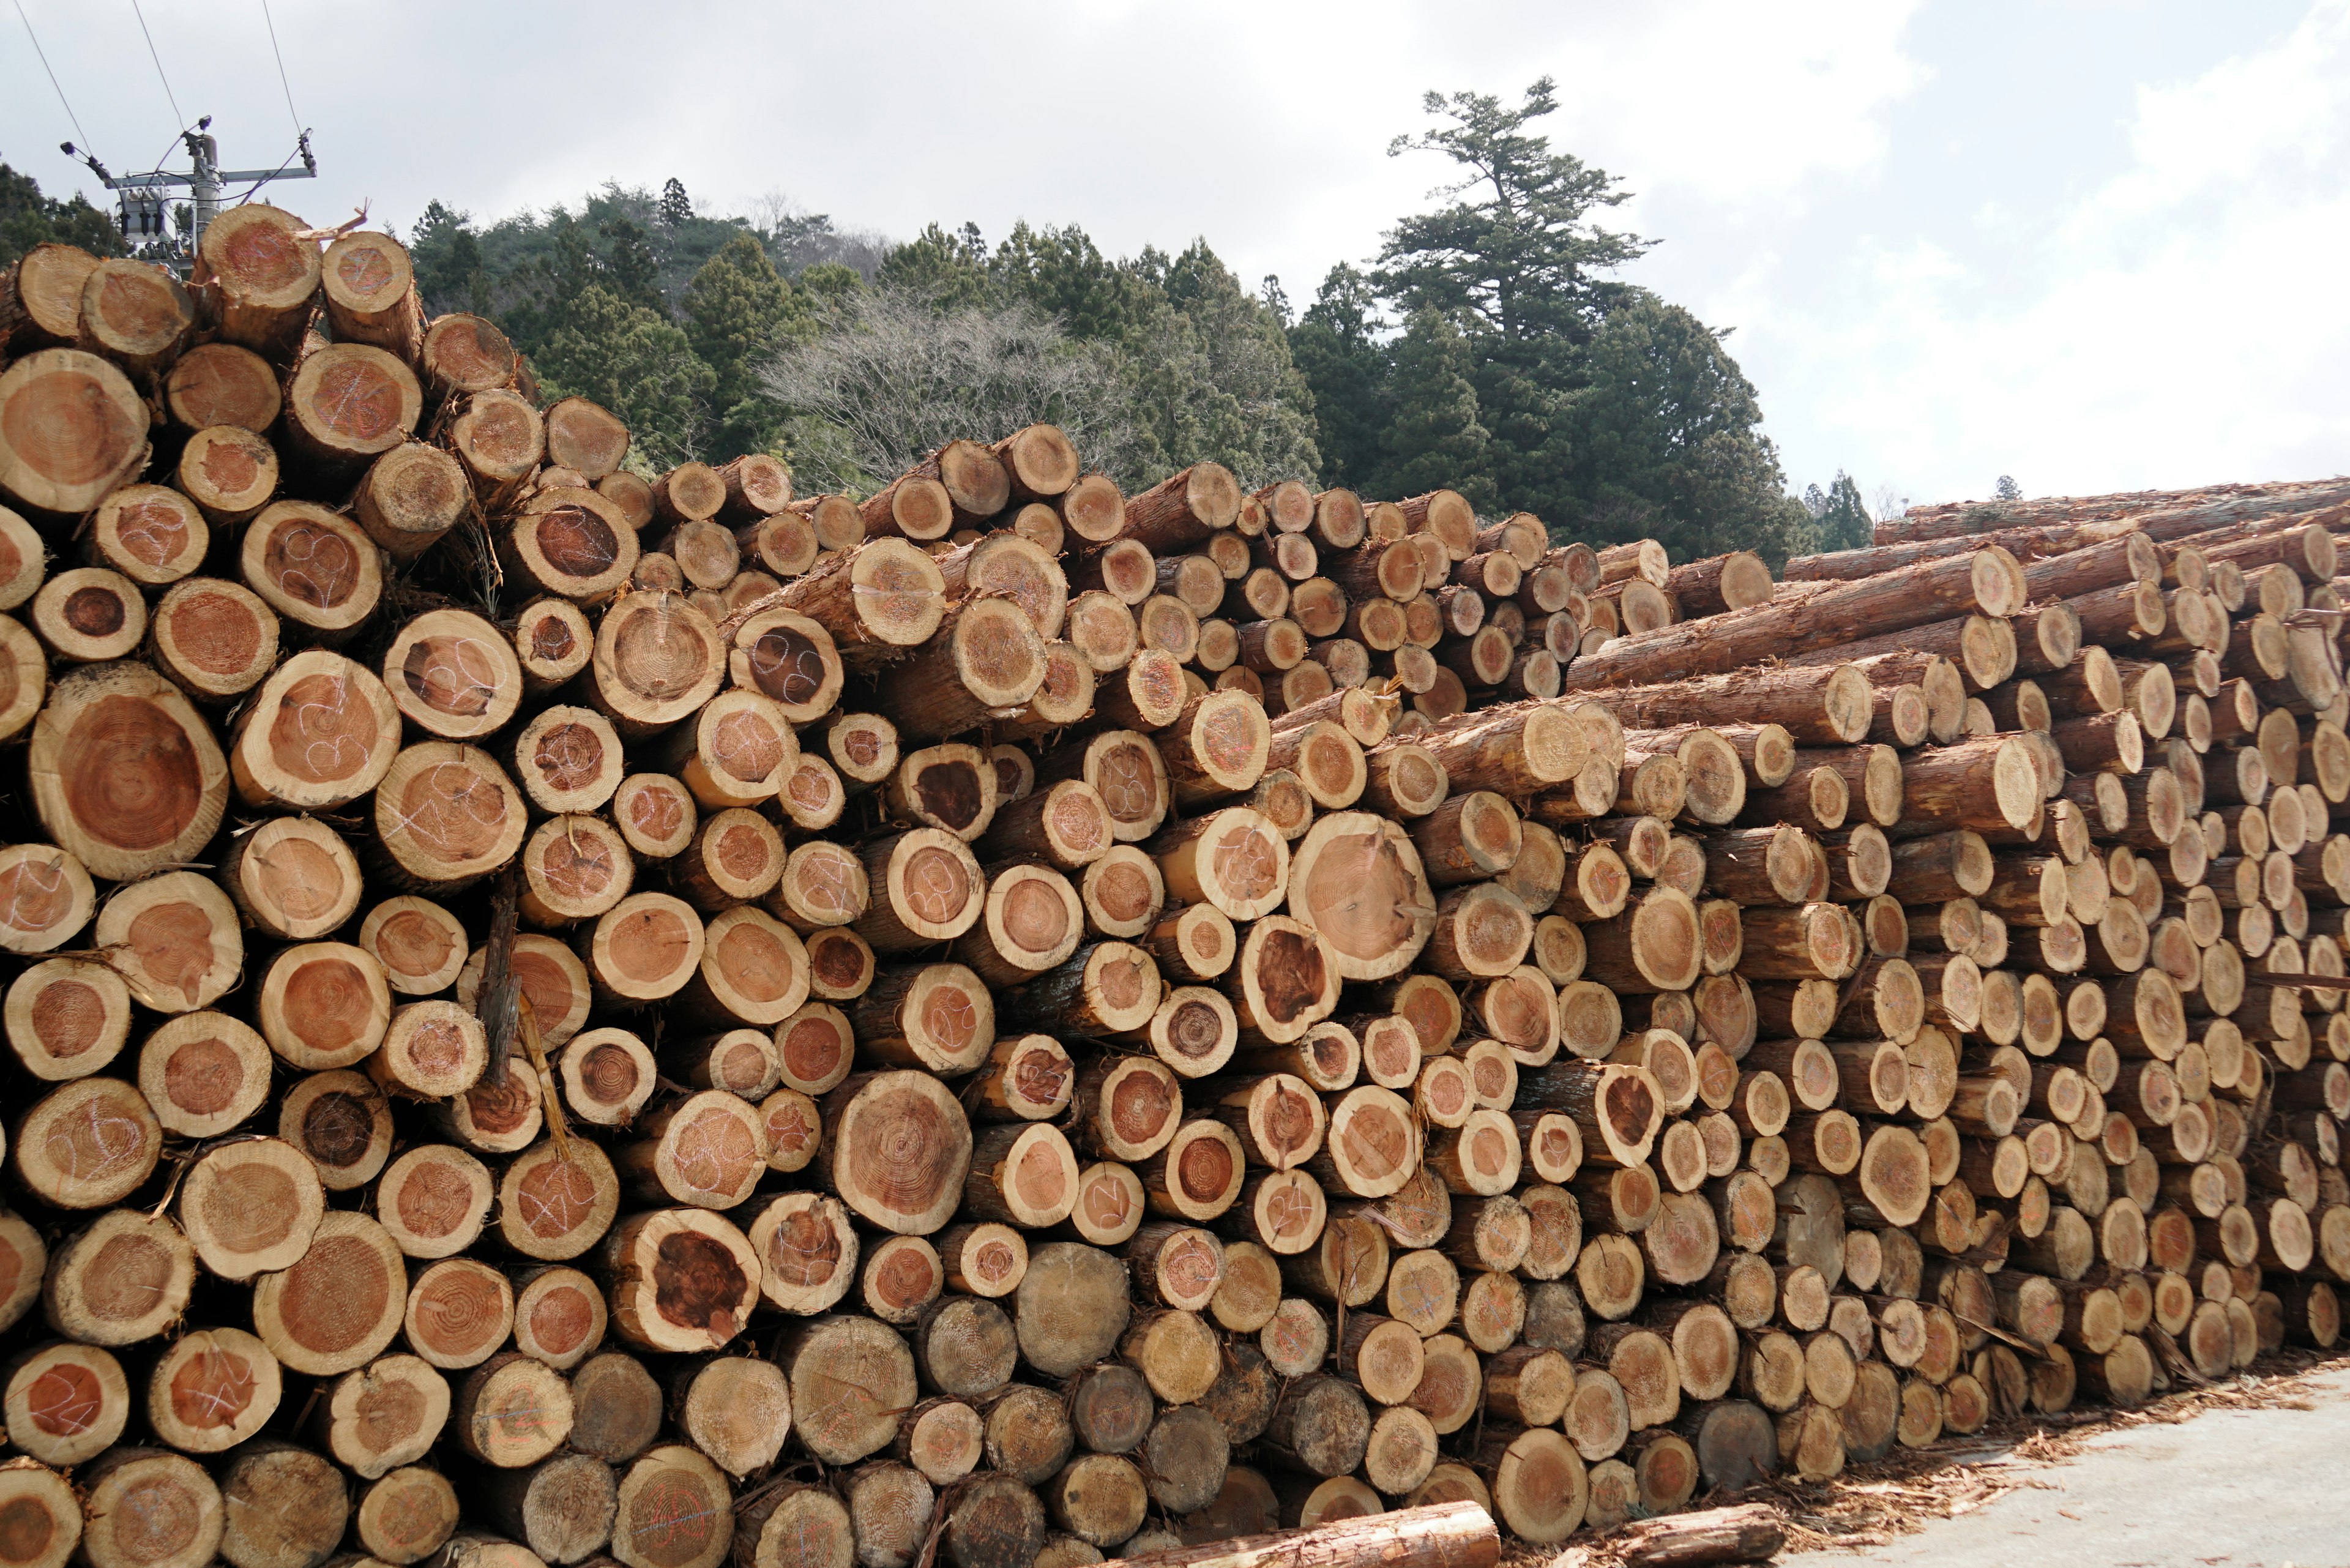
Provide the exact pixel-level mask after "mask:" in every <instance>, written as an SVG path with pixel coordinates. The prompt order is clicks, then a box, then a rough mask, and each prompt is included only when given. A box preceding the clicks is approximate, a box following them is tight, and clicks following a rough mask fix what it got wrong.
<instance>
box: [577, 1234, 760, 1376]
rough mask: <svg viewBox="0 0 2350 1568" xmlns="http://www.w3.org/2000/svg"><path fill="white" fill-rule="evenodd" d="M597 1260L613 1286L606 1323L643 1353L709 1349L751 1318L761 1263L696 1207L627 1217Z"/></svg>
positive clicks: (740, 1240) (739, 1240) (739, 1239)
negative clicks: (641, 1348)
mask: <svg viewBox="0 0 2350 1568" xmlns="http://www.w3.org/2000/svg"><path fill="white" fill-rule="evenodd" d="M602 1259H603V1262H604V1266H605V1269H606V1271H607V1272H608V1274H609V1276H610V1279H611V1281H612V1283H611V1291H610V1304H611V1314H612V1326H613V1328H614V1329H615V1330H616V1331H617V1332H618V1333H619V1334H620V1336H621V1337H622V1338H623V1339H626V1340H627V1341H628V1342H629V1344H631V1345H639V1346H641V1347H643V1348H645V1349H648V1350H670V1351H708V1350H717V1349H720V1348H722V1347H723V1346H724V1345H725V1344H726V1343H727V1342H728V1341H729V1340H731V1339H733V1337H734V1336H735V1335H736V1334H739V1333H741V1332H742V1330H743V1327H744V1326H745V1325H746V1324H748V1323H749V1321H750V1314H751V1308H752V1306H753V1304H754V1303H755V1302H756V1300H757V1298H758V1294H759V1282H760V1277H761V1274H760V1263H759V1260H758V1257H757V1254H756V1253H754V1251H752V1248H751V1245H750V1242H749V1241H747V1240H746V1239H745V1238H744V1237H743V1233H742V1232H741V1231H737V1230H736V1229H735V1228H734V1227H733V1225H731V1224H729V1223H728V1222H727V1221H726V1220H723V1219H721V1218H719V1217H718V1216H717V1215H715V1214H712V1213H710V1212H708V1211H707V1210H700V1209H667V1210H655V1211H654V1212H651V1213H648V1214H638V1215H632V1216H630V1217H629V1219H627V1220H622V1221H621V1222H620V1224H619V1226H618V1227H617V1228H615V1230H614V1231H613V1232H612V1234H611V1237H610V1239H609V1240H608V1241H607V1242H606V1243H605V1245H604V1250H603V1252H602Z"/></svg>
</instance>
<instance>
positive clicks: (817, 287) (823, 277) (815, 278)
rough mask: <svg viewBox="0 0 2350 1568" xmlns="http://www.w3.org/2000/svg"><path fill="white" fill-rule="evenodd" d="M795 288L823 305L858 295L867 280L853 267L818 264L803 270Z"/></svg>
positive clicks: (836, 264) (828, 263)
mask: <svg viewBox="0 0 2350 1568" xmlns="http://www.w3.org/2000/svg"><path fill="white" fill-rule="evenodd" d="M795 286H796V287H797V288H798V289H799V290H800V292H801V293H803V294H806V296H808V297H809V298H810V299H812V300H815V301H816V302H817V303H819V304H822V303H826V302H829V301H837V300H838V299H840V298H841V297H842V296H846V295H850V294H854V293H856V292H857V291H858V289H860V288H862V287H864V286H865V279H864V277H863V276H862V275H859V274H858V270H857V269H856V268H855V267H853V266H848V265H845V264H843V263H840V262H818V263H816V265H814V266H811V267H806V268H803V269H802V270H801V272H800V275H799V277H798V279H797V280H796V282H795Z"/></svg>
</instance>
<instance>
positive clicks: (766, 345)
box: [685, 234, 813, 452]
mask: <svg viewBox="0 0 2350 1568" xmlns="http://www.w3.org/2000/svg"><path fill="white" fill-rule="evenodd" d="M812 330H813V323H812V321H811V320H810V311H809V307H808V303H807V300H806V296H802V295H800V294H798V293H796V292H795V290H794V289H793V288H792V286H791V285H790V284H788V283H785V281H784V280H783V278H782V276H781V275H778V274H777V273H776V271H775V263H774V262H773V261H772V260H770V259H769V258H768V255H767V252H766V248H765V247H764V246H763V245H761V244H759V242H758V241H757V240H755V239H754V238H752V237H751V236H750V235H749V234H737V235H735V236H734V237H733V239H731V240H729V241H727V242H726V245H725V248H724V249H723V250H721V251H720V252H719V253H718V254H716V255H714V256H712V257H711V258H710V260H709V261H707V262H705V263H703V264H702V270H701V271H700V272H698V273H695V274H694V275H693V282H692V283H691V284H690V285H688V286H687V287H686V291H685V337H686V341H687V342H688V343H689V344H691V346H692V348H693V352H694V353H695V354H696V355H698V356H700V358H701V359H702V363H703V364H705V365H707V366H709V367H710V369H711V372H712V388H713V392H712V405H713V406H714V407H715V408H716V409H718V410H720V414H719V422H718V428H717V429H716V430H715V431H712V435H711V443H712V447H713V448H714V450H716V451H721V452H764V451H765V450H766V449H767V447H768V445H769V444H770V443H771V442H772V441H774V440H775V434H776V430H777V427H778V426H780V425H781V424H782V422H783V419H784V413H785V410H783V408H782V407H781V406H780V405H778V404H777V403H775V400H773V399H771V398H770V397H768V395H767V393H766V389H764V386H762V385H761V383H760V380H759V377H760V373H761V371H762V370H764V369H765V366H766V362H767V360H768V359H769V358H772V357H773V356H774V354H775V350H776V349H777V348H781V347H782V346H783V344H784V341H785V338H786V337H790V336H795V335H804V334H806V333H807V332H809V331H812Z"/></svg>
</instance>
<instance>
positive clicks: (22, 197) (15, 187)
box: [0, 163, 127, 267]
mask: <svg viewBox="0 0 2350 1568" xmlns="http://www.w3.org/2000/svg"><path fill="white" fill-rule="evenodd" d="M53 240H54V241H57V242H58V243H60V244H68V245H79V246H80V247H81V248H82V249H83V250H86V251H88V252H89V253H90V254H92V255H98V256H119V255H122V254H125V253H126V248H127V247H125V246H124V244H123V243H122V234H121V231H120V230H119V229H118V228H116V227H115V223H114V219H113V218H111V217H110V216H109V215H108V214H107V213H102V212H100V211H99V209H98V208H96V207H93V206H91V205H90V204H89V203H88V202H86V201H84V200H83V199H82V195H81V192H78V191H77V192H74V194H73V197H72V199H71V200H70V201H65V202H60V201H57V200H55V199H54V198H52V197H47V196H44V195H42V194H41V187H40V182H38V181H36V180H35V179H34V178H33V177H32V176H31V175H29V174H19V173H18V172H16V171H15V170H14V169H11V168H9V167H8V165H6V164H5V163H0V267H10V266H14V265H16V262H17V260H18V259H19V258H20V257H22V256H23V255H24V254H25V253H26V251H28V250H31V249H32V248H33V247H34V246H35V245H38V244H48V243H49V242H51V241H53Z"/></svg>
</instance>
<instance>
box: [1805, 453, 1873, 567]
mask: <svg viewBox="0 0 2350 1568" xmlns="http://www.w3.org/2000/svg"><path fill="white" fill-rule="evenodd" d="M1811 495H1812V496H1816V497H1817V498H1818V502H1817V504H1816V505H1807V510H1808V511H1809V512H1810V513H1811V517H1812V526H1813V529H1814V532H1815V534H1816V535H1817V541H1818V542H1817V543H1816V544H1814V545H1812V548H1813V549H1814V550H1857V549H1861V548H1863V547H1864V546H1866V545H1867V544H1868V542H1869V540H1870V538H1871V536H1872V535H1871V530H1870V526H1869V517H1868V506H1867V504H1866V503H1865V502H1864V501H1862V500H1861V498H1860V486H1859V485H1857V484H1855V483H1853V482H1852V476H1851V475H1850V474H1847V473H1846V472H1844V471H1843V470H1842V469H1838V470H1837V471H1836V476H1835V483H1834V484H1831V485H1829V486H1828V488H1827V491H1826V493H1821V491H1820V488H1819V486H1817V485H1814V486H1812V489H1811ZM1807 501H1808V498H1807Z"/></svg>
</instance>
